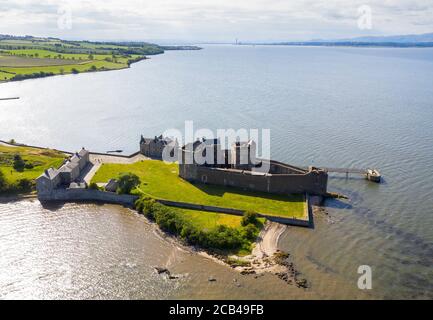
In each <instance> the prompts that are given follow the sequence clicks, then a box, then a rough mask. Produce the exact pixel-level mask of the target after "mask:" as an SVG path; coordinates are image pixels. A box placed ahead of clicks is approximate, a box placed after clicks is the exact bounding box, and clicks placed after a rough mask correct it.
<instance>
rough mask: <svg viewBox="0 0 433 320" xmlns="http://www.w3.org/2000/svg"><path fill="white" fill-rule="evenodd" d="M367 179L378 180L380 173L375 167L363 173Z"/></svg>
mask: <svg viewBox="0 0 433 320" xmlns="http://www.w3.org/2000/svg"><path fill="white" fill-rule="evenodd" d="M365 176H366V178H367V180H369V181H373V182H380V179H381V175H380V173H379V171H378V170H377V169H367V173H366V174H365Z"/></svg>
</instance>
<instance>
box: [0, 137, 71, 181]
mask: <svg viewBox="0 0 433 320" xmlns="http://www.w3.org/2000/svg"><path fill="white" fill-rule="evenodd" d="M15 154H20V155H21V157H22V158H23V160H24V161H26V163H32V164H33V165H34V167H33V168H32V169H24V171H22V172H18V171H16V170H15V169H14V168H13V157H14V155H15ZM64 159H65V155H64V154H62V153H60V152H57V151H53V150H49V149H44V150H41V149H36V148H29V147H9V146H4V145H0V170H1V171H2V172H3V173H4V175H5V177H6V180H7V181H8V182H9V183H14V182H16V181H18V180H20V179H23V178H27V179H30V180H34V179H36V178H37V177H38V176H39V175H41V174H42V172H44V170H45V169H48V168H49V167H56V168H57V167H59V166H60V165H61V164H62V162H63V160H64Z"/></svg>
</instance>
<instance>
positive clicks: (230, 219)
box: [175, 208, 242, 230]
mask: <svg viewBox="0 0 433 320" xmlns="http://www.w3.org/2000/svg"><path fill="white" fill-rule="evenodd" d="M175 210H176V211H177V212H179V214H180V215H181V216H182V217H184V218H185V219H186V220H189V221H191V223H193V224H194V225H195V226H196V227H198V228H200V229H202V230H211V229H213V228H215V227H217V226H219V225H225V226H228V227H233V228H238V227H240V226H241V220H242V217H241V216H234V215H231V214H223V213H215V212H207V211H198V210H188V209H179V208H176V209H175Z"/></svg>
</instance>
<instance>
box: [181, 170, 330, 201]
mask: <svg viewBox="0 0 433 320" xmlns="http://www.w3.org/2000/svg"><path fill="white" fill-rule="evenodd" d="M179 176H180V177H182V178H183V179H185V180H188V181H191V182H201V183H208V184H215V185H222V186H231V187H237V188H242V189H247V190H252V191H261V192H268V193H276V194H299V193H308V194H314V195H324V194H326V188H327V181H328V175H327V174H326V172H323V171H314V170H313V171H308V172H306V173H305V174H267V175H265V174H254V173H251V172H249V171H240V170H227V169H219V168H212V167H204V166H197V165H183V164H180V165H179Z"/></svg>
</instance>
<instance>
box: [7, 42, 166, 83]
mask: <svg viewBox="0 0 433 320" xmlns="http://www.w3.org/2000/svg"><path fill="white" fill-rule="evenodd" d="M163 52H164V51H163V49H161V48H160V47H159V46H157V45H153V44H148V43H134V44H121V43H120V44H111V43H92V42H87V41H63V40H60V39H48V38H28V39H25V38H12V39H1V37H0V81H2V82H4V81H10V80H23V79H26V78H38V77H42V76H49V75H58V74H70V73H79V72H94V71H105V70H117V69H124V68H127V67H129V65H130V64H131V63H133V62H136V61H139V60H141V59H144V58H145V57H146V55H147V54H157V53H163Z"/></svg>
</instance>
